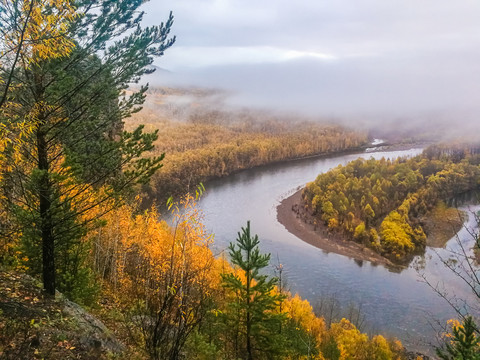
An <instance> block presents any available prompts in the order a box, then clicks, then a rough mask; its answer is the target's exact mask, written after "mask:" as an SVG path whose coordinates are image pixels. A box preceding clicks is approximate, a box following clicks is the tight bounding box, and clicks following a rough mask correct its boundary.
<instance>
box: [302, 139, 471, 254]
mask: <svg viewBox="0 0 480 360" xmlns="http://www.w3.org/2000/svg"><path fill="white" fill-rule="evenodd" d="M479 180H480V167H479V155H478V148H474V147H471V148H467V147H466V148H460V149H455V150H453V149H451V148H448V147H432V148H429V149H427V150H426V151H425V152H424V153H423V154H422V155H419V156H417V157H415V158H412V159H405V158H401V159H398V160H394V161H392V160H390V159H384V158H382V159H380V160H374V159H369V160H365V159H358V160H355V161H352V162H350V163H349V164H347V165H346V166H341V165H340V166H338V167H337V168H335V169H332V170H331V171H329V172H327V173H325V174H321V175H319V176H318V177H317V179H316V180H315V181H313V182H311V183H309V184H308V185H307V186H306V188H305V190H304V191H303V198H304V200H305V204H306V207H307V208H308V209H309V210H310V211H311V212H312V213H313V214H314V216H315V217H316V218H317V219H318V221H319V222H322V223H324V224H325V226H327V227H328V229H329V230H330V231H332V232H339V233H341V234H342V235H344V236H345V237H346V238H347V239H349V240H353V241H357V242H360V243H363V244H364V245H366V246H368V247H370V248H372V249H374V250H375V251H377V252H379V253H381V254H382V255H384V256H386V257H389V258H391V259H392V260H396V261H402V260H404V259H406V258H408V257H409V256H410V255H411V254H413V253H414V252H416V251H421V250H422V249H424V247H425V245H426V235H427V234H425V231H424V227H423V221H424V219H425V217H426V216H428V215H429V214H430V212H431V211H432V210H433V209H435V207H436V206H437V205H438V204H439V203H440V202H449V201H452V200H453V199H455V198H456V197H458V196H460V195H464V194H467V193H468V192H469V191H473V190H478V188H479Z"/></svg>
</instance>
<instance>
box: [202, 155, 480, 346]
mask: <svg viewBox="0 0 480 360" xmlns="http://www.w3.org/2000/svg"><path fill="white" fill-rule="evenodd" d="M421 151H422V150H421V149H410V150H403V151H387V152H370V153H362V154H348V155H339V156H333V157H330V158H323V157H317V158H310V159H303V160H298V161H291V162H286V163H281V164H275V165H269V166H265V167H262V168H255V169H251V170H246V171H242V172H240V173H238V174H235V175H233V176H230V177H226V178H223V179H218V180H214V181H211V182H209V183H208V185H207V187H206V188H207V191H206V193H205V194H204V196H203V197H202V199H201V200H200V203H199V207H200V209H202V211H203V213H204V216H205V217H204V223H205V225H206V227H207V229H208V230H209V231H210V232H212V233H214V234H215V240H214V252H215V253H216V254H217V255H218V254H220V253H221V252H222V251H223V250H225V249H226V247H227V246H228V244H229V242H232V241H235V239H236V237H237V232H238V231H240V229H241V227H242V226H245V225H246V223H247V221H248V220H250V222H251V228H252V233H254V234H258V235H259V238H260V242H261V243H260V245H261V249H262V251H263V252H269V253H271V254H272V264H271V270H272V272H273V269H274V266H275V264H277V262H278V261H280V263H281V264H282V265H283V268H284V273H283V274H284V275H285V277H286V279H287V281H288V287H289V289H290V290H291V291H292V292H293V293H296V292H298V293H299V294H300V295H301V296H302V297H303V298H305V299H308V300H309V301H310V303H312V304H315V303H316V302H318V301H320V300H321V299H325V298H327V297H328V298H335V300H336V301H337V302H338V303H339V305H340V306H341V307H343V308H347V307H349V305H350V304H354V305H355V306H356V307H359V308H360V309H361V313H362V314H363V315H364V317H365V324H366V327H365V330H368V331H369V332H370V333H382V334H386V335H387V336H391V337H396V338H398V339H400V340H401V341H402V342H403V343H404V345H406V346H407V347H408V348H410V349H414V350H420V351H426V352H428V353H431V346H430V345H429V343H434V344H436V340H435V338H436V336H437V332H436V330H435V329H436V328H438V326H437V324H436V321H439V322H440V323H442V324H443V323H445V321H446V320H447V319H449V318H454V317H455V313H454V311H453V310H452V308H451V307H450V306H449V305H448V304H447V303H446V302H445V300H443V299H441V298H440V297H439V296H437V295H436V294H435V293H434V292H433V290H432V289H431V288H430V287H429V286H427V285H426V284H425V282H423V281H422V280H421V277H420V276H419V271H418V270H416V268H415V265H413V264H421V265H422V269H421V270H420V272H423V273H425V275H426V277H427V279H429V280H430V281H431V282H432V283H434V284H437V283H439V282H440V283H445V284H446V285H445V286H446V287H447V288H448V289H450V290H451V291H454V292H455V293H456V295H457V296H459V297H462V296H463V297H469V296H470V294H469V292H468V290H467V289H465V287H464V286H463V284H462V283H460V282H459V281H458V279H457V278H456V277H455V276H452V274H451V272H450V271H448V270H446V269H445V267H444V266H443V265H441V264H440V261H439V258H438V255H437V251H435V250H434V249H430V248H427V251H426V254H425V256H424V257H421V258H420V257H417V258H416V259H415V261H414V262H413V263H412V265H410V267H409V268H408V269H405V270H403V271H401V272H400V273H395V272H391V271H389V270H387V269H386V268H384V267H382V266H374V265H372V264H371V263H368V262H363V263H362V262H359V261H355V260H353V259H350V258H347V257H344V256H340V255H337V254H334V253H326V252H324V251H322V250H320V249H318V248H315V247H313V246H311V245H309V244H307V243H304V242H303V241H301V240H300V239H298V238H297V237H296V236H294V235H292V234H290V233H289V232H288V231H287V230H286V229H285V227H284V226H283V225H281V224H280V223H278V222H277V214H276V208H277V206H278V204H279V203H280V201H281V200H282V199H284V198H285V197H287V196H289V195H291V194H292V193H293V192H295V190H296V189H298V188H299V187H303V186H304V185H305V184H306V183H307V182H309V181H312V180H314V179H315V177H316V176H317V175H318V174H320V173H323V172H326V171H328V170H329V169H331V168H333V167H336V166H337V165H339V164H346V163H347V162H349V161H352V160H355V159H357V158H358V157H366V158H369V157H374V158H376V159H380V158H382V157H385V158H391V159H393V158H397V157H400V156H414V155H416V154H419V153H421ZM476 209H477V210H478V207H476ZM473 224H474V219H473V216H470V217H469V220H468V222H467V225H468V226H469V227H472V226H473ZM460 238H461V239H462V241H466V242H469V241H471V238H470V236H469V235H468V233H467V232H466V231H462V232H460ZM455 241H456V239H452V240H450V242H449V245H450V244H453V243H455ZM447 246H448V245H447ZM452 246H453V245H452ZM445 251H446V250H444V249H440V250H439V251H438V252H439V253H440V255H443V256H445Z"/></svg>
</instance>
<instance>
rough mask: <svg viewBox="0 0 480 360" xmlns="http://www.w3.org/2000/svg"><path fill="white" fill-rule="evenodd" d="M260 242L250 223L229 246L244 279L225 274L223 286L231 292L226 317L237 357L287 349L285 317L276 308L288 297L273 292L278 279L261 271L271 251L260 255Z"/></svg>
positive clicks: (274, 355)
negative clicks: (283, 333)
mask: <svg viewBox="0 0 480 360" xmlns="http://www.w3.org/2000/svg"><path fill="white" fill-rule="evenodd" d="M258 245H259V239H258V236H257V235H255V236H253V237H252V236H251V234H250V222H247V227H246V228H242V232H241V233H240V232H239V233H238V238H237V241H236V243H235V244H233V243H230V245H229V248H228V249H229V255H230V258H231V262H232V264H233V265H234V266H237V267H238V268H239V269H240V270H242V271H243V274H244V278H243V277H241V276H240V275H238V274H232V273H228V274H222V280H223V283H222V286H223V287H224V288H225V289H226V290H227V292H229V293H230V295H232V301H231V302H230V303H229V304H228V310H227V312H226V313H225V320H226V321H227V328H230V329H234V331H233V336H232V337H233V339H232V341H233V342H234V349H235V350H234V351H235V353H236V354H235V356H237V357H238V356H240V357H241V358H242V359H247V360H252V359H259V358H276V359H277V358H279V357H280V356H281V354H282V353H283V352H284V347H283V344H284V339H283V337H282V334H281V326H282V323H283V322H284V321H285V319H286V318H285V314H283V313H279V312H278V311H277V308H278V306H279V304H280V303H281V302H282V301H283V300H284V298H285V297H284V296H283V295H281V294H277V293H275V292H274V289H275V285H276V283H277V279H276V278H274V277H268V276H267V275H264V274H261V271H262V270H263V269H264V268H265V267H267V266H268V264H269V261H270V254H261V253H260V249H259V247H258ZM228 325H230V326H228Z"/></svg>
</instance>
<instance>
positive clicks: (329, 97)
mask: <svg viewBox="0 0 480 360" xmlns="http://www.w3.org/2000/svg"><path fill="white" fill-rule="evenodd" d="M167 6H170V4H168V5H165V4H164V5H161V4H154V3H150V4H148V5H147V7H146V9H147V14H146V21H153V20H154V18H153V16H152V15H150V16H149V14H154V13H158V12H159V11H161V10H163V8H165V9H166V7H167ZM171 6H173V8H172V10H173V12H174V14H175V17H176V21H177V22H178V26H177V27H176V34H177V35H178V38H179V40H178V42H177V44H176V46H175V47H173V48H172V49H171V51H170V52H169V54H168V57H165V58H162V59H161V60H159V61H156V62H155V65H156V66H158V67H160V68H162V69H165V70H167V71H158V72H157V73H156V74H154V75H152V76H151V77H149V79H148V81H149V82H150V83H151V84H152V85H155V86H159V85H160V86H164V85H169V86H182V87H189V86H196V87H207V88H215V89H224V90H226V91H227V92H228V93H229V96H228V98H226V103H227V104H229V105H233V106H240V107H252V108H261V109H268V110H270V111H275V112H280V113H287V112H288V113H291V114H297V115H303V116H309V117H313V118H319V117H320V118H327V119H335V120H336V121H341V122H342V123H344V124H345V123H346V124H351V125H355V126H358V125H360V126H366V127H367V128H374V129H377V128H387V129H392V130H396V131H397V130H403V131H406V132H409V131H410V132H418V131H419V129H421V130H422V131H433V130H434V131H435V132H437V133H438V134H436V135H435V137H436V138H439V137H441V136H442V135H447V134H448V137H458V136H464V135H471V134H472V133H473V132H478V130H479V127H480V121H478V117H479V115H480V106H479V103H478V99H479V97H480V84H479V83H478V78H479V75H480V65H479V64H480V62H479V61H478V60H479V58H480V50H479V49H480V44H479V40H478V39H479V36H478V34H479V30H478V26H476V23H477V19H478V15H479V14H480V6H479V5H478V4H475V3H472V2H468V3H461V4H458V3H455V4H453V3H451V2H448V1H426V2H422V3H420V4H419V3H417V2H413V1H407V2H405V1H403V2H400V1H394V2H392V3H389V4H385V3H383V2H382V1H378V0H371V1H362V2H361V3H358V2H352V1H346V0H345V1H338V2H335V3H334V4H327V3H323V2H319V3H316V2H315V3H311V2H307V1H301V2H300V3H299V4H291V3H289V2H286V1H265V2H262V4H257V5H256V6H255V7H248V6H243V5H240V3H235V2H226V1H202V2H201V3H197V2H196V3H195V4H193V3H192V2H191V1H188V0H185V1H179V2H178V3H176V4H174V5H171ZM169 9H170V8H169ZM165 11H166V10H165Z"/></svg>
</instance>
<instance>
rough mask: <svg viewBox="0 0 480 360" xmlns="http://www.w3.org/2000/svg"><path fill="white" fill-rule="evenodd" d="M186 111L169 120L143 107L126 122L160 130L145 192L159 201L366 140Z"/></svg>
mask: <svg viewBox="0 0 480 360" xmlns="http://www.w3.org/2000/svg"><path fill="white" fill-rule="evenodd" d="M153 96H155V94H153ZM158 96H159V95H158V94H157V97H158ZM158 103H161V101H160V100H158ZM172 106H173V105H172ZM169 109H170V110H171V108H169ZM191 111H192V112H191V113H190V114H189V115H188V116H187V117H186V118H184V119H183V120H178V119H176V120H169V119H165V118H163V119H162V118H159V117H158V116H157V115H156V113H155V112H152V111H150V110H149V109H148V108H147V109H145V111H143V112H142V113H140V114H139V115H137V116H136V117H135V118H134V119H131V120H129V124H130V125H129V126H131V124H134V123H135V122H141V123H144V124H146V128H147V129H149V130H151V129H153V128H158V129H160V131H159V139H158V141H157V143H156V144H155V151H156V154H158V153H163V152H165V160H164V161H163V167H162V169H160V171H158V172H157V173H156V174H155V176H154V177H153V179H152V181H151V184H150V186H151V187H150V189H149V192H150V194H149V195H150V196H151V197H156V198H157V200H158V201H159V203H163V202H164V201H165V200H166V199H167V198H168V197H169V196H171V195H179V194H182V193H185V192H187V191H189V190H192V189H195V187H196V186H197V185H198V184H199V183H200V182H205V181H207V180H209V179H212V178H218V177H222V176H227V175H229V174H232V173H234V172H236V171H239V170H243V169H248V168H252V167H255V166H260V165H265V164H269V163H275V162H280V161H285V160H291V159H297V158H303V157H307V156H312V155H317V154H329V153H333V152H339V151H344V150H349V149H355V148H359V147H361V146H364V145H366V143H367V136H366V134H365V133H361V132H356V131H353V130H351V129H346V128H344V127H340V126H336V125H331V124H325V123H320V122H314V121H299V120H295V119H285V118H284V119H280V118H276V117H273V116H271V115H267V114H264V113H251V112H241V111H239V112H232V111H230V112H229V111H218V110H202V109H197V110H195V109H193V110H191ZM171 113H175V111H172V110H171Z"/></svg>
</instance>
